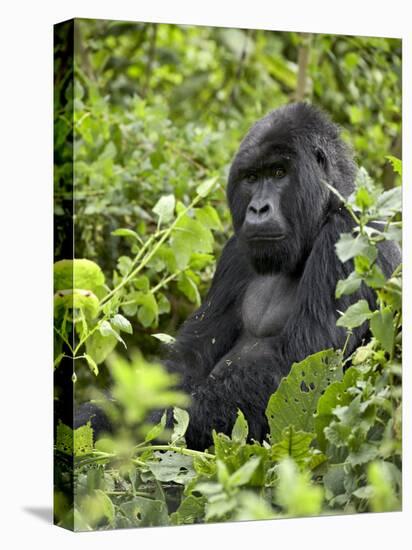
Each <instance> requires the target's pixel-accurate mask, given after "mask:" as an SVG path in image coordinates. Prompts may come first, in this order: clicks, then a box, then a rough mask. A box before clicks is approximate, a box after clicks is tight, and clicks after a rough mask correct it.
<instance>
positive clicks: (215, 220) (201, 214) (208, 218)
mask: <svg viewBox="0 0 412 550" xmlns="http://www.w3.org/2000/svg"><path fill="white" fill-rule="evenodd" d="M195 216H196V219H197V220H198V221H199V222H200V223H201V224H202V225H204V226H206V227H207V228H209V229H223V227H222V222H221V221H220V218H219V214H218V213H217V211H216V209H215V208H213V206H211V205H210V204H207V205H206V206H203V207H202V208H196V209H195Z"/></svg>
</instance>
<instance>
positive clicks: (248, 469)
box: [228, 456, 260, 487]
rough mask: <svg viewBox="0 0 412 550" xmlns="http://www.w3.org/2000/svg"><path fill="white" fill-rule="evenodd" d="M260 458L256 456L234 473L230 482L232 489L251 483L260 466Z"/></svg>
mask: <svg viewBox="0 0 412 550" xmlns="http://www.w3.org/2000/svg"><path fill="white" fill-rule="evenodd" d="M259 463H260V457H259V456H254V457H252V458H251V459H250V460H248V462H246V463H245V464H243V466H241V467H240V468H239V469H238V470H236V472H234V473H233V474H232V475H231V476H230V477H229V480H228V484H229V486H230V487H240V486H241V485H246V483H249V481H250V479H251V477H252V476H253V474H254V473H255V470H256V468H257V467H258V466H259Z"/></svg>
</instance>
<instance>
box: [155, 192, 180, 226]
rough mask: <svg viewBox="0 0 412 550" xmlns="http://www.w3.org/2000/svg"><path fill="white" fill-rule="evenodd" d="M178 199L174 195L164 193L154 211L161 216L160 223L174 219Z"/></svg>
mask: <svg viewBox="0 0 412 550" xmlns="http://www.w3.org/2000/svg"><path fill="white" fill-rule="evenodd" d="M175 204H176V200H175V197H174V195H164V196H163V197H161V198H160V199H159V200H158V201H157V203H156V204H155V206H154V207H153V212H154V213H155V214H157V215H158V216H159V222H160V223H168V222H170V221H171V220H172V219H173V212H174V209H175Z"/></svg>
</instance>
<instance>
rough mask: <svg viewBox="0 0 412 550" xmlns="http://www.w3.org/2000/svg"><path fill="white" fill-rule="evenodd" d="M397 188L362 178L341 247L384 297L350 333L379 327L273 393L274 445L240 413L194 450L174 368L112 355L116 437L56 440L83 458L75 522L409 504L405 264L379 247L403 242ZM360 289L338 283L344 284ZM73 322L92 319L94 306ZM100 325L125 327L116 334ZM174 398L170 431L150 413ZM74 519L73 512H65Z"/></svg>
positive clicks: (142, 522)
mask: <svg viewBox="0 0 412 550" xmlns="http://www.w3.org/2000/svg"><path fill="white" fill-rule="evenodd" d="M395 191H396V193H392V192H391V191H388V192H387V193H386V194H383V195H382V194H378V193H376V192H374V190H373V189H372V188H371V187H369V188H368V189H366V187H365V186H364V185H363V183H362V182H360V183H358V186H357V189H356V191H355V192H354V193H353V195H351V196H350V197H349V199H348V200H347V201H346V208H348V210H349V211H350V213H351V215H352V216H353V218H354V219H356V221H357V226H356V227H355V229H354V232H353V235H347V234H345V235H342V236H341V238H340V240H339V242H338V243H337V245H336V249H337V254H338V255H339V257H340V259H341V260H342V261H347V260H348V259H350V260H353V266H354V271H353V273H352V274H351V275H350V277H351V278H352V280H358V279H359V280H360V284H367V285H369V286H370V287H371V288H373V289H374V291H375V292H376V296H377V309H376V310H375V311H371V310H370V309H369V306H368V304H366V306H365V305H363V304H362V307H358V308H356V307H355V306H356V305H358V304H359V302H358V303H357V304H354V305H352V306H350V307H349V308H348V310H347V311H346V312H342V315H341V317H340V319H339V320H338V323H339V324H340V325H341V326H344V327H347V328H348V338H350V335H351V330H352V329H353V328H355V327H356V326H358V325H360V324H361V323H364V322H369V324H370V329H371V333H372V338H371V340H370V342H368V343H367V344H365V345H364V346H362V347H360V348H358V349H357V350H355V352H354V353H353V354H352V356H351V357H350V358H349V359H347V360H345V359H344V356H343V354H342V351H341V350H336V351H333V350H325V351H321V352H318V353H316V354H314V355H312V356H309V357H307V358H306V359H304V360H303V361H301V362H300V363H296V364H294V365H293V366H292V368H291V371H290V373H289V375H288V376H287V377H286V378H284V379H283V380H282V382H281V384H280V385H279V388H278V389H277V391H276V392H275V393H274V394H273V395H272V396H271V398H270V400H269V403H268V407H267V411H266V415H267V418H268V425H269V433H268V436H267V438H266V440H265V441H264V442H263V443H259V442H256V441H254V440H249V438H248V424H247V421H246V419H245V417H244V415H243V414H242V412H241V411H238V416H237V420H236V423H235V425H234V426H233V430H232V434H231V436H230V437H229V436H227V435H224V434H221V433H216V432H214V433H213V445H212V447H211V448H210V449H206V450H205V451H204V452H200V451H194V450H192V449H189V448H187V446H186V444H185V439H184V434H185V431H186V429H187V426H188V424H189V420H190V419H189V414H188V413H187V412H186V411H185V410H184V409H180V408H178V407H176V405H180V406H186V405H187V404H188V402H187V399H186V397H185V396H184V395H183V394H179V393H177V392H174V391H171V390H170V389H169V387H170V385H172V384H173V382H174V381H173V379H172V377H171V376H170V375H167V374H166V373H165V372H164V371H163V370H162V368H161V367H160V366H155V365H149V364H147V363H145V361H144V360H143V359H142V357H141V356H135V357H134V359H133V361H132V362H131V363H128V362H127V361H126V360H125V359H122V358H121V357H120V356H111V357H110V358H109V359H108V364H109V368H110V370H111V373H112V379H113V388H112V393H113V397H114V401H108V400H107V399H106V400H104V398H103V399H102V400H101V404H102V406H105V410H106V413H107V414H108V415H109V417H110V418H111V419H112V421H113V423H114V425H115V426H117V428H116V431H115V433H114V434H112V435H109V434H107V435H106V436H104V437H102V438H100V439H98V440H97V441H96V442H95V443H94V444H93V439H92V434H91V432H92V429H91V427H90V425H85V426H82V427H80V428H78V429H77V430H75V431H74V432H72V431H71V429H70V428H69V427H67V426H65V425H64V424H62V423H60V424H59V426H58V435H57V442H56V446H57V449H58V450H60V452H62V453H66V454H73V455H74V457H75V471H76V493H75V495H76V497H75V503H74V509H73V510H72V515H71V516H70V517H71V518H73V521H74V525H75V529H77V530H90V529H96V528H101V529H105V528H114V527H116V528H119V527H136V526H148V525H180V524H188V523H198V522H210V521H227V520H239V519H241V520H245V519H270V518H277V517H285V516H292V517H296V516H310V515H318V514H331V513H336V512H340V513H353V512H356V511H358V512H360V511H368V510H370V511H389V510H399V509H400V506H401V434H402V429H401V366H400V365H401V328H400V327H401V305H402V304H401V299H400V288H401V287H400V285H401V269H400V268H398V269H397V270H396V272H395V273H394V274H393V275H392V276H391V277H390V278H389V279H388V280H386V279H385V277H384V276H383V274H382V273H381V271H380V269H379V268H378V266H377V264H376V250H377V247H378V246H379V243H380V242H382V241H384V240H386V239H394V238H395V239H398V238H399V237H400V233H399V232H398V229H399V223H400V222H399V221H398V220H399V211H400V195H399V192H398V189H395ZM197 197H198V198H199V200H200V195H198V196H197ZM342 200H343V199H342ZM182 212H185V211H184V210H183V209H182V210H181V213H182ZM183 215H184V216H186V215H187V213H186V212H185V213H184V214H183ZM176 219H177V218H176ZM380 222H383V223H380ZM171 223H172V225H171V226H170V227H173V226H176V223H178V222H176V221H175V222H171ZM174 224H175V225H174ZM172 233H173V231H172V232H171V233H170V234H172ZM164 234H165V233H163V235H164ZM158 238H159V237H158ZM160 238H161V237H160ZM359 241H362V246H360V245H359ZM154 242H155V241H153V243H154ZM153 243H152V246H156V245H155V244H153ZM143 246H144V245H143ZM58 267H59V268H60V266H58ZM71 269H72V266H71ZM76 269H77V268H76ZM57 272H58V273H61V269H57ZM91 280H93V278H92V279H91ZM83 286H86V287H90V286H91V285H90V284H84V285H83ZM124 286H125V285H123V286H122V287H121V288H119V289H117V290H115V291H114V292H113V291H109V290H108V289H107V290H106V294H105V295H104V296H106V297H108V298H107V299H106V301H105V303H106V304H107V303H110V301H111V300H113V301H115V302H116V303H118V302H117V301H116V300H115V297H116V296H117V294H118V293H120V294H123V292H124V291H123V288H124ZM356 288H357V286H356V285H355V286H353V285H352V286H351V285H347V284H345V282H344V281H339V283H338V285H337V290H336V292H337V295H341V294H342V293H346V294H350V293H353V292H354V291H355V290H356ZM102 300H104V297H103V298H102ZM109 310H110V311H111V313H112V310H111V309H110V308H109ZM102 315H104V313H103V314H102ZM70 319H71V322H75V324H76V323H77V322H80V323H82V322H84V321H82V319H83V317H82V307H80V314H79V315H78V316H74V315H73V314H70ZM73 319H79V321H73ZM123 323H124V322H123ZM121 325H122V322H120V323H119V326H121ZM110 326H112V324H110ZM127 326H128V325H127ZM112 330H115V329H112ZM119 330H120V329H119ZM100 334H101V336H102V337H103V338H110V337H111V336H112V334H111V331H109V330H108V331H107V333H106V332H105V331H103V332H102V331H101V330H100ZM163 336H164V335H163ZM115 340H116V339H115ZM115 343H116V342H115ZM173 405H174V406H175V408H174V428H173V430H169V429H166V427H165V426H166V413H165V414H164V415H163V417H162V419H161V420H160V422H159V423H158V424H157V425H154V426H153V425H147V424H146V423H145V422H144V419H145V418H146V416H147V412H148V411H150V410H152V409H153V408H165V407H168V406H173ZM136 441H140V443H137V444H136ZM65 521H67V515H66V516H63V517H62V518H61V519H60V522H61V524H62V525H64V524H65Z"/></svg>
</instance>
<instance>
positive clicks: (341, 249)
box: [335, 233, 376, 262]
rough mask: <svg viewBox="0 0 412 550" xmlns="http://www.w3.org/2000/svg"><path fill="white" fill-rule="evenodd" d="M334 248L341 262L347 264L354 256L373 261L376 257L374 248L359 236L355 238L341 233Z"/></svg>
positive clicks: (362, 236) (364, 238)
mask: <svg viewBox="0 0 412 550" xmlns="http://www.w3.org/2000/svg"><path fill="white" fill-rule="evenodd" d="M335 248H336V254H337V255H338V258H339V259H340V261H341V262H347V261H348V260H350V259H352V258H354V257H355V256H366V257H368V258H370V259H371V260H374V259H375V257H376V251H375V248H374V247H373V246H372V245H370V244H369V241H368V239H367V238H366V237H365V236H364V235H361V234H359V235H358V236H357V237H356V238H355V237H352V235H351V234H350V233H342V234H341V236H340V239H339V241H338V242H337V243H336V245H335Z"/></svg>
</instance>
